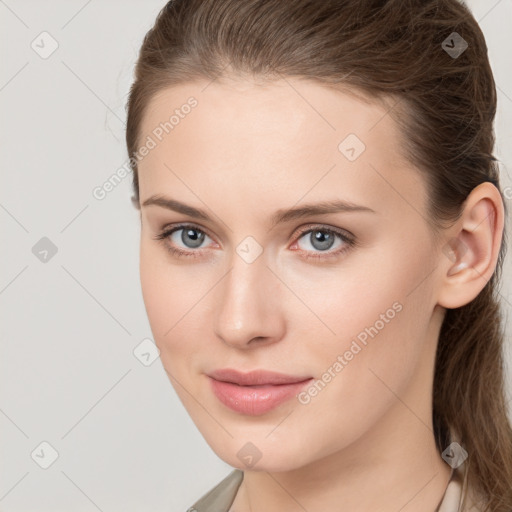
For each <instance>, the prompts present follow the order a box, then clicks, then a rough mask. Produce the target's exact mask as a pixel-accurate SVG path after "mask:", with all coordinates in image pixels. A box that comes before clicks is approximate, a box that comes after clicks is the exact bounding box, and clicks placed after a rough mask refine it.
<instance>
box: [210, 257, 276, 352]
mask: <svg viewBox="0 0 512 512" xmlns="http://www.w3.org/2000/svg"><path fill="white" fill-rule="evenodd" d="M280 297H281V290H280V281H279V279H277V278H276V276H275V275H274V273H273V272H272V271H271V270H270V269H269V268H268V267H267V262H266V260H265V258H264V257H263V254H261V255H260V256H259V257H258V258H257V259H256V260H255V261H253V262H252V263H247V262H246V261H245V260H244V259H243V258H241V257H239V255H238V254H234V257H233V260H232V267H231V270H230V271H229V272H228V273H227V274H226V276H225V277H224V279H223V280H222V282H221V283H219V286H218V287H217V295H216V297H215V304H216V308H217V310H216V312H215V313H216V314H215V315H214V318H215V334H216V335H217V336H218V338H220V339H221V340H222V341H223V342H224V343H225V344H227V345H230V346H232V347H235V348H240V349H245V348H254V347H261V346H262V345H269V344H272V343H276V342H277V341H279V340H280V339H282V338H283V336H284V332H285V318H284V314H283V309H282V306H283V303H282V301H281V300H280Z"/></svg>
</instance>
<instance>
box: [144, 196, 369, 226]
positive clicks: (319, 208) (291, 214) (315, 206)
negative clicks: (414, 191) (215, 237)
mask: <svg viewBox="0 0 512 512" xmlns="http://www.w3.org/2000/svg"><path fill="white" fill-rule="evenodd" d="M151 205H155V206H161V207H162V208H166V209H167V210H172V211H175V212H178V213H183V214H184V215H188V216H190V217H195V218H197V219H202V220H205V221H210V222H212V219H211V218H210V216H209V215H208V214H207V213H206V212H205V211H204V210H201V209H199V208H195V207H193V206H190V205H187V204H185V203H181V202H180V201H176V200H175V199H170V198H167V197H163V196H159V195H156V196H151V197H149V198H148V199H146V200H145V201H144V202H143V203H142V206H143V207H144V206H151ZM342 212H371V213H376V212H375V210H372V209H371V208H369V207H368V206H363V205H358V204H354V203H351V202H348V201H342V200H338V199H334V200H331V201H322V202H320V203H309V204H305V205H303V206H298V207H296V208H283V209H280V210H276V212H275V213H274V214H273V215H272V217H270V225H271V226H272V228H274V227H275V226H276V225H277V224H281V223H285V222H290V221H292V220H296V219H301V218H303V217H309V216H312V215H325V214H328V213H342Z"/></svg>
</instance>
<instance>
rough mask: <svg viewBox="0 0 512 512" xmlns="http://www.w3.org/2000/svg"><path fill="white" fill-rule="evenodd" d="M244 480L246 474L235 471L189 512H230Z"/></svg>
mask: <svg viewBox="0 0 512 512" xmlns="http://www.w3.org/2000/svg"><path fill="white" fill-rule="evenodd" d="M243 478H244V472H243V471H242V470H240V469H234V470H233V471H231V473H229V474H228V475H227V476H226V477H225V478H224V479H223V480H221V481H220V482H219V483H218V484H217V485H216V486H215V487H213V488H212V489H210V490H209V491H208V492H207V493H206V494H203V496H201V498H199V499H198V500H197V501H196V502H195V503H194V504H193V505H192V506H191V507H189V508H188V510H187V512H228V510H229V507H230V506H231V504H232V503H233V501H234V499H235V496H236V493H237V491H238V488H239V487H240V484H241V483H242V480H243Z"/></svg>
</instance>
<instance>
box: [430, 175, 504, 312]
mask: <svg viewBox="0 0 512 512" xmlns="http://www.w3.org/2000/svg"><path fill="white" fill-rule="evenodd" d="M503 222H504V208H503V201H502V199H501V195H500V193H499V191H498V189H497V188H496V187H495V186H494V185H493V184H491V183H489V182H485V183H481V184H480V185H478V186H477V187H475V188H474V189H473V190H472V191H471V194H470V195H469V196H468V198H467V200H466V201H465V204H464V208H463V211H462V214H461V216H460V218H459V220H458V221H457V222H456V224H455V225H454V226H453V227H452V228H450V229H449V230H448V231H449V233H448V234H451V238H450V239H449V241H448V242H447V243H446V244H445V245H444V246H443V248H442V251H441V254H440V259H439V265H440V267H441V269H442V276H441V279H442V283H441V288H440V293H439V296H438V304H439V305H440V306H443V307H445V308H449V309H453V308H458V307H461V306H464V305H466V304H468V303H469V302H471V301H472V300H473V299H474V298H475V297H476V296H477V295H478V294H479V293H480V292H481V290H482V289H483V288H484V286H485V284H486V283H487V281H488V280H489V279H490V278H491V276H492V274H493V273H494V270H495V268H496V263H497V260H498V255H499V250H500V247H501V240H502V236H503Z"/></svg>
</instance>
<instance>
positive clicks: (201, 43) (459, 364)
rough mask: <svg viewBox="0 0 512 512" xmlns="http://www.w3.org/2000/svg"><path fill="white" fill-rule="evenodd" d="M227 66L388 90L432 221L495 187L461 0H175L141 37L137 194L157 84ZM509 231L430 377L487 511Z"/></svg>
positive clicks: (499, 416)
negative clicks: (487, 185) (144, 131)
mask: <svg viewBox="0 0 512 512" xmlns="http://www.w3.org/2000/svg"><path fill="white" fill-rule="evenodd" d="M453 32H457V34H458V35H459V36H460V37H462V38H463V39H464V41H465V42H467V45H468V46H467V48H466V49H465V51H463V52H462V53H461V54H460V55H456V54H453V53H452V54H450V53H449V51H448V50H449V48H450V47H454V46H455V48H462V47H460V46H456V45H455V43H454V40H453V37H457V36H453V35H452V33H453ZM449 36H451V37H452V39H451V40H450V38H449ZM447 38H448V39H447ZM445 40H448V41H449V44H448V45H444V44H443V41H445ZM457 44H458V43H457ZM223 76H230V77H235V76H238V77H247V78H251V79H254V80H256V79H259V80H265V79H266V80H269V81H271V80H273V79H279V78H280V77H281V76H285V77H286V76H289V77H300V78H304V79H309V80H314V81H316V82H318V83H320V84H323V85H326V86H329V87H339V88H342V87H343V88H348V90H350V89H352V90H354V91H358V90H359V91H362V92H364V93H368V94H369V95H370V96H371V97H373V98H376V99H379V98H388V99H391V100H392V104H393V105H394V106H393V107H392V108H391V109H390V111H389V114H390V115H391V116H393V119H394V120H395V121H396V122H397V123H398V124H399V126H400V127H401V129H402V132H403V135H404V136H403V145H404V150H405V153H406V155H407V157H408V158H409V159H410V161H411V162H412V163H413V164H414V165H415V166H416V167H417V168H418V169H420V172H421V173H422V175H423V176H424V177H425V180H426V183H427V186H428V190H429V209H430V212H429V213H430V222H431V223H432V225H433V228H434V230H435V231H436V232H439V231H440V229H441V228H443V227H447V226H448V225H449V224H450V223H451V222H455V221H456V220H457V218H458V216H460V213H461V208H462V206H463V203H464V201H465V199H466V198H467V196H468V194H469V193H470V192H471V191H472V190H473V188H474V187H476V186H477V185H479V184H480V183H482V182H486V181H488V182H491V183H493V184H494V185H495V186H496V187H497V188H498V190H499V189H500V185H499V168H498V165H497V161H496V159H495V158H494V157H493V155H492V152H493V148H494V132H493V121H494V116H495V112H496V87H495V83H494V78H493V75H492V71H491V68H490V64H489V60H488V56H487V46H486V43H485V39H484V36H483V34H482V32H481V30H480V28H479V26H478V24H477V22H476V21H475V19H474V17H473V16H472V14H471V12H470V11H469V9H468V8H467V7H466V6H465V5H464V4H462V3H460V2H459V1H457V0H409V1H407V2H404V1H403V0H387V1H386V0H362V1H357V2H354V1H346V0H322V1H318V0H288V1H286V2H285V1H283V0H173V1H170V2H168V3H167V4H166V5H165V7H163V8H162V10H161V11H160V13H159V15H158V17H157V19H156V21H155V24H154V26H153V28H151V29H150V30H149V31H148V33H147V34H146V36H145V38H144V41H143V44H142V47H141V49H140V54H139V58H138V61H137V64H136V69H135V81H134V83H133V84H132V87H131V89H130V94H129V100H128V105H127V113H128V119H127V131H126V143H127V148H128V154H129V156H130V163H131V166H132V170H133V189H134V194H135V196H134V201H136V203H137V204H138V203H139V190H138V177H137V160H136V158H134V155H136V154H137V148H138V143H139V140H138V139H139V136H140V134H139V131H140V126H141V121H142V118H143V116H144V114H145V109H146V107H147V105H148V103H149V102H150V100H151V98H152V97H153V96H154V94H156V93H157V92H159V91H160V90H162V89H164V88H167V87H170V86H172V85H174V84H178V83H186V82H190V81H193V80H195V79H206V80H214V79H219V78H220V79H221V78H222V77H223ZM500 193H501V191H500ZM502 198H503V195H502ZM504 203H505V201H504ZM505 206H506V204H505ZM505 242H506V241H505V238H503V242H502V245H501V248H500V254H499V258H498V263H497V268H496V270H495V272H494V274H493V275H492V277H491V278H490V280H489V281H488V282H487V283H486V284H485V286H484V288H483V290H482V291H481V293H480V294H479V295H478V296H477V297H476V298H475V299H474V300H473V301H471V302H470V303H469V304H467V305H465V306H463V307H460V308H457V309H449V310H447V312H446V316H445V319H444V322H443V325H442V328H441V332H440V336H439V342H438V349H437V354H436V363H435V376H434V383H433V425H434V436H435V439H436V444H437V448H438V450H439V452H440V453H442V451H443V450H444V449H445V448H446V447H447V446H448V445H449V444H450V442H451V441H452V440H453V439H454V437H453V436H455V437H456V439H457V441H458V442H459V443H460V444H461V445H462V446H463V447H464V449H465V450H466V451H467V452H468V459H467V460H466V482H467V484H468V485H469V486H470V487H471V488H472V489H475V490H476V491H477V493H478V494H480V495H481V496H482V497H483V498H484V501H485V506H486V508H485V511H486V512H487V511H492V512H510V511H511V510H512V486H511V482H512V428H511V425H510V421H509V419H508V417H507V404H506V399H505V388H504V377H505V369H504V361H503V341H504V333H503V325H502V318H501V314H500V309H499V300H498V294H499V292H498V289H497V286H498V283H499V278H500V274H501V267H502V263H503V258H504V254H505V245H506V244H505Z"/></svg>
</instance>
